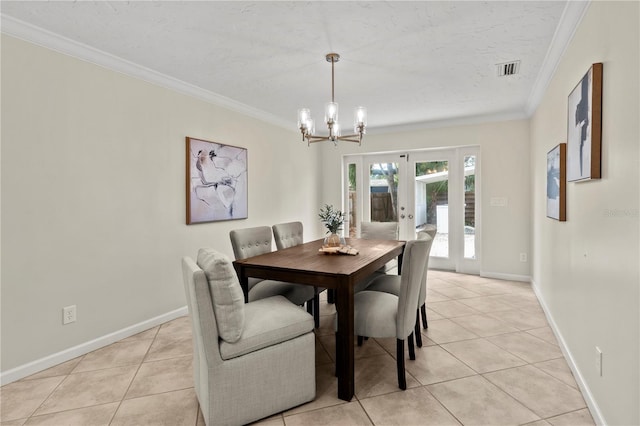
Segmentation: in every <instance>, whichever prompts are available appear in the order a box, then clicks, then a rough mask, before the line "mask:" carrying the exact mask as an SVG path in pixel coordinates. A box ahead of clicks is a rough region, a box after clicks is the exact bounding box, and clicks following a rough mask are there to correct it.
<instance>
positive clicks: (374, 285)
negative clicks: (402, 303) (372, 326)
mask: <svg viewBox="0 0 640 426" xmlns="http://www.w3.org/2000/svg"><path fill="white" fill-rule="evenodd" d="M432 234H433V235H434V236H435V232H431V231H420V232H418V240H421V241H426V242H427V244H428V248H427V252H426V255H425V256H426V259H425V263H424V271H423V276H422V281H421V285H420V293H419V294H418V304H417V305H416V321H415V337H416V343H417V345H418V347H422V334H421V332H420V313H421V312H422V320H423V327H424V328H425V329H426V328H427V327H428V325H427V312H426V301H427V272H428V269H429V254H430V253H431V246H432V245H433V237H432V236H431V235H432ZM403 273H404V271H403ZM400 289H401V278H400V277H399V276H397V275H379V276H377V277H376V278H374V279H373V281H371V282H370V283H369V285H368V286H367V290H370V291H382V292H385V293H389V294H393V295H395V296H399V295H400ZM358 342H359V343H360V342H361V339H358Z"/></svg>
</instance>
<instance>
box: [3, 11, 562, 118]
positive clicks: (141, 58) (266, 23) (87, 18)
mask: <svg viewBox="0 0 640 426" xmlns="http://www.w3.org/2000/svg"><path fill="white" fill-rule="evenodd" d="M566 5H567V2H566V1H532V2H527V1H508V2H497V1H491V2H480V1H470V2H457V1H447V2H435V1H427V2H422V1H412V2H395V1H394V2H382V1H377V2H345V1H342V2H324V1H316V2H285V1H275V2H271V1H258V2H245V1H234V2H218V1H198V2H146V1H145V2H142V1H141V2H105V1H94V2H89V1H86V2H84V1H79V2H38V1H31V2H11V1H2V3H1V6H0V7H1V9H0V11H1V12H2V15H3V24H4V23H5V22H4V19H5V18H10V19H11V20H12V22H13V23H14V24H15V22H19V21H22V23H27V24H30V25H33V26H35V27H39V28H41V29H44V30H47V31H50V32H51V33H54V34H57V35H60V36H63V37H65V38H68V39H71V40H74V41H76V42H79V43H83V44H85V45H88V46H91V47H93V48H95V49H98V50H100V51H102V52H106V53H108V54H110V55H113V56H116V57H118V58H121V59H124V60H126V61H130V62H133V63H135V64H138V65H140V66H143V67H146V68H149V69H151V70H154V71H156V72H159V73H162V74H164V75H166V76H169V77H172V78H174V79H177V80H181V81H183V82H186V83H189V84H192V85H194V86H197V87H198V88H201V89H204V90H206V91H209V92H212V93H214V94H217V95H221V96H223V97H226V98H229V99H232V100H234V101H237V102H239V103H240V104H244V105H246V106H248V107H250V108H253V109H257V110H259V111H262V112H264V116H265V117H273V119H274V122H279V123H280V124H282V123H291V126H294V125H295V121H296V113H297V109H298V108H300V107H303V106H306V107H307V108H310V109H311V111H312V114H313V115H314V118H315V119H316V122H317V123H319V122H320V121H321V120H322V113H323V108H324V103H325V102H327V101H329V100H330V96H331V92H330V86H331V65H330V64H329V63H328V62H326V60H325V54H326V53H329V52H337V53H339V54H340V55H341V60H340V62H339V63H337V64H336V66H335V79H336V83H335V90H336V92H335V96H336V102H338V103H339V105H340V118H341V122H342V123H343V127H345V126H346V127H350V126H351V123H352V114H353V108H354V107H356V106H358V105H363V106H366V107H367V109H368V111H369V126H370V127H373V128H375V127H385V126H399V125H412V124H416V123H433V122H441V121H442V120H456V119H465V118H469V117H478V116H486V117H490V116H501V115H503V116H514V115H518V114H520V115H521V116H524V115H525V112H526V110H527V108H529V107H530V105H528V104H530V103H531V96H532V91H533V90H534V88H535V86H536V81H537V80H539V79H540V74H541V70H544V64H545V58H547V59H546V60H547V61H548V57H547V56H548V52H549V51H550V50H552V49H551V48H552V41H554V34H556V30H557V28H558V25H559V24H560V23H561V18H562V16H563V12H564V10H565V6H566ZM5 27H6V25H5ZM3 31H5V30H4V29H3ZM5 32H7V31H5ZM9 33H10V32H9ZM556 42H557V40H556ZM513 60H520V61H521V65H520V72H519V73H518V74H517V75H514V76H508V77H498V76H497V72H496V64H499V63H503V62H509V61H513ZM547 68H548V67H547ZM320 127H321V126H319V125H317V128H319V129H320Z"/></svg>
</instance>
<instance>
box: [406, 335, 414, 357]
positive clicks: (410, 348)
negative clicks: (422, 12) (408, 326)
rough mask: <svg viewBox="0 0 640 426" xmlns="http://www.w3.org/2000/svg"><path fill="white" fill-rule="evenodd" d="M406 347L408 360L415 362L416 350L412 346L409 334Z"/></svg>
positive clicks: (411, 338)
mask: <svg viewBox="0 0 640 426" xmlns="http://www.w3.org/2000/svg"><path fill="white" fill-rule="evenodd" d="M407 346H409V359H410V360H411V361H415V360H416V349H415V348H414V346H413V333H411V334H410V335H409V338H408V339H407Z"/></svg>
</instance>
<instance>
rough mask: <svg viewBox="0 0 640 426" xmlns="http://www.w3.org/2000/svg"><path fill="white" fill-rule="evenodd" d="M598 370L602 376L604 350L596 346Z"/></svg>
mask: <svg viewBox="0 0 640 426" xmlns="http://www.w3.org/2000/svg"><path fill="white" fill-rule="evenodd" d="M596 371H598V375H599V376H600V377H602V351H601V350H600V348H599V347H597V346H596Z"/></svg>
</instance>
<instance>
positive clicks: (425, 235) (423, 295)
mask: <svg viewBox="0 0 640 426" xmlns="http://www.w3.org/2000/svg"><path fill="white" fill-rule="evenodd" d="M428 226H429V225H428ZM431 226H432V225H431ZM431 234H432V232H430V231H429V230H427V231H419V232H418V240H424V241H427V242H428V246H429V247H428V248H427V254H426V258H427V259H426V262H425V264H424V273H423V274H422V285H421V286H420V293H419V294H418V308H419V307H420V306H422V305H423V304H424V303H425V302H426V300H427V272H428V270H429V255H430V253H431V247H432V246H433V239H434V238H435V227H434V228H433V235H431Z"/></svg>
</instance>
